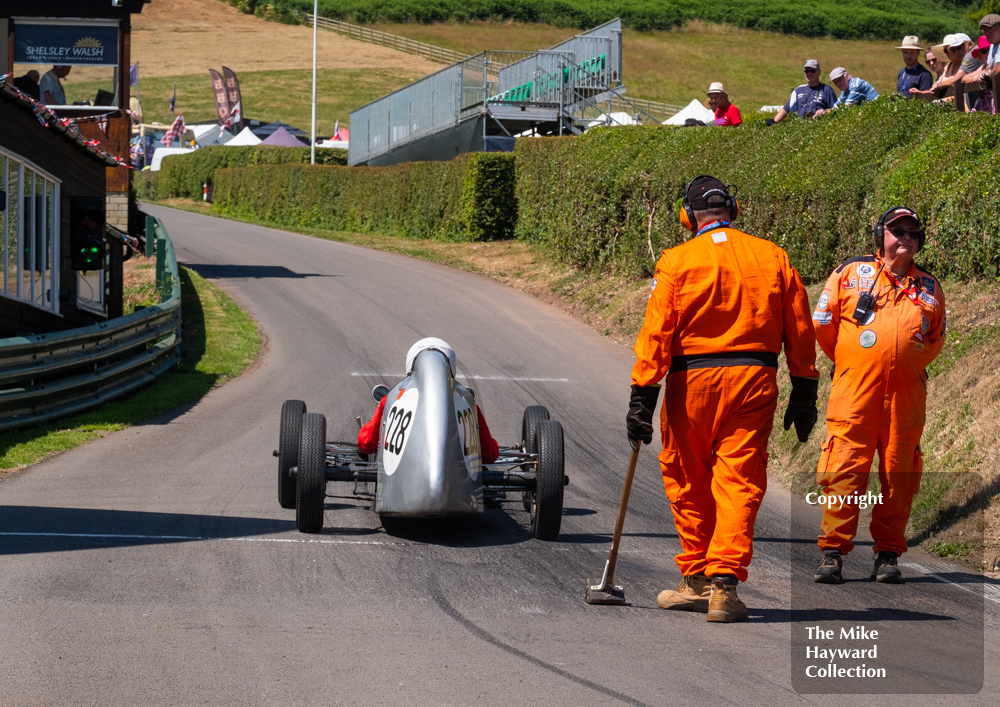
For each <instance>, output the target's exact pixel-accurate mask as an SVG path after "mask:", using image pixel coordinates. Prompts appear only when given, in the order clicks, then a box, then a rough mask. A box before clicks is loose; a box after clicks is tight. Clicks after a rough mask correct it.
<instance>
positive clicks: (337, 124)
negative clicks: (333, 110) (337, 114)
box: [333, 120, 340, 140]
mask: <svg viewBox="0 0 1000 707" xmlns="http://www.w3.org/2000/svg"><path fill="white" fill-rule="evenodd" d="M339 132H340V121H339V120H338V121H337V122H335V123H334V124H333V139H334V140H336V139H337V133H339Z"/></svg>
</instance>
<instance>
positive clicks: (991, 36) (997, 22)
mask: <svg viewBox="0 0 1000 707" xmlns="http://www.w3.org/2000/svg"><path fill="white" fill-rule="evenodd" d="M979 29H981V30H982V31H983V36H984V37H986V41H988V42H989V43H990V44H991V45H992V46H991V47H990V49H989V51H988V52H985V58H984V52H983V51H982V50H980V52H979V58H980V59H983V60H984V61H985V62H986V68H987V69H988V71H989V76H996V75H997V73H998V72H1000V69H997V58H998V54H1000V15H997V14H993V13H991V14H989V15H986V16H985V17H983V19H981V20H979Z"/></svg>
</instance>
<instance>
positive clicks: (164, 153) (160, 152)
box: [149, 147, 194, 172]
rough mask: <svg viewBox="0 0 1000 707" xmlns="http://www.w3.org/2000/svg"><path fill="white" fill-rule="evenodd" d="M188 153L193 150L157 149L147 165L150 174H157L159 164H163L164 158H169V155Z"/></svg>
mask: <svg viewBox="0 0 1000 707" xmlns="http://www.w3.org/2000/svg"><path fill="white" fill-rule="evenodd" d="M189 152H194V148H193V147H157V148H156V151H155V152H154V153H153V161H152V162H150V163H149V170H150V171H151V172H158V171H159V170H160V163H161V162H163V158H164V157H169V156H170V155H186V154H187V153H189Z"/></svg>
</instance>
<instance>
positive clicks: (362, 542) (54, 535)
mask: <svg viewBox="0 0 1000 707" xmlns="http://www.w3.org/2000/svg"><path fill="white" fill-rule="evenodd" d="M0 537H27V538H84V539H86V538H90V539H109V540H185V541H188V542H194V541H199V540H230V541H232V542H244V543H303V544H308V543H312V544H318V545H412V544H413V543H407V542H394V541H389V542H386V541H383V540H335V539H333V538H329V539H326V538H211V537H204V536H199V535H133V534H115V533H18V532H0Z"/></svg>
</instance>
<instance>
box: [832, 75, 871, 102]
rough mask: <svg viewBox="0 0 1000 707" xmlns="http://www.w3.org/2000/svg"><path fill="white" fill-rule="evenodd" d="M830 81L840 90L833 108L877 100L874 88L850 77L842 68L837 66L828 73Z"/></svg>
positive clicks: (862, 80)
mask: <svg viewBox="0 0 1000 707" xmlns="http://www.w3.org/2000/svg"><path fill="white" fill-rule="evenodd" d="M830 81H831V82H832V83H833V85H834V86H836V87H837V88H838V89H839V90H840V98H838V99H837V103H836V105H834V108H840V107H841V106H859V105H861V104H862V103H865V102H867V101H874V100H875V99H876V98H878V91H876V90H875V87H874V86H872V85H871V84H870V83H868V82H867V81H865V80H864V79H859V78H857V77H855V76H851V74H850V72H849V71H848V70H847V69H845V68H844V67H843V66H838V67H837V68H836V69H834V70H833V71H831V72H830Z"/></svg>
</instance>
